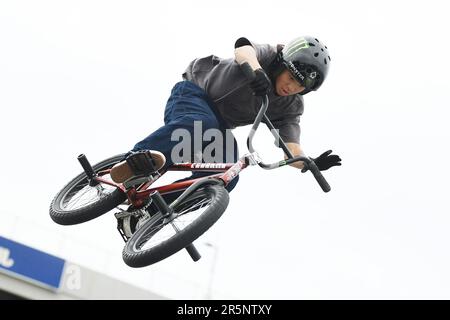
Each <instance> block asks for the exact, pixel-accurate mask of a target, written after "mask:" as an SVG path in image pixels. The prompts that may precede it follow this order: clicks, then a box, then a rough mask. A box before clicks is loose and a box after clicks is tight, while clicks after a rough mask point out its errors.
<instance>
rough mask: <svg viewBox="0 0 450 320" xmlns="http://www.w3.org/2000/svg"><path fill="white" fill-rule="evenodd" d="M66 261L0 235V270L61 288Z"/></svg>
mask: <svg viewBox="0 0 450 320" xmlns="http://www.w3.org/2000/svg"><path fill="white" fill-rule="evenodd" d="M64 263H65V261H64V260H63V259H61V258H58V257H55V256H52V255H50V254H47V253H45V252H42V251H39V250H36V249H33V248H30V247H27V246H25V245H23V244H20V243H17V242H15V241H12V240H8V239H6V238H3V237H0V271H2V270H6V271H8V273H10V274H13V275H14V274H15V275H17V276H19V277H20V278H25V279H26V280H31V281H32V282H37V283H38V284H43V285H44V286H47V287H51V288H55V289H57V288H59V284H60V282H61V277H62V274H63V269H64Z"/></svg>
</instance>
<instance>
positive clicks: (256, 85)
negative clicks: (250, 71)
mask: <svg viewBox="0 0 450 320" xmlns="http://www.w3.org/2000/svg"><path fill="white" fill-rule="evenodd" d="M249 85H250V88H252V90H253V94H254V95H255V96H265V95H266V94H268V93H269V92H270V91H271V90H272V82H271V81H270V79H269V77H268V76H267V74H266V72H265V71H264V70H263V69H262V68H260V69H256V70H255V78H254V79H253V81H252V82H250V84H249Z"/></svg>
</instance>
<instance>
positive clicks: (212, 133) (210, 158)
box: [170, 121, 279, 163]
mask: <svg viewBox="0 0 450 320" xmlns="http://www.w3.org/2000/svg"><path fill="white" fill-rule="evenodd" d="M251 130H253V129H251ZM272 131H276V133H275V134H274V137H278V130H277V129H274V130H272ZM170 140H171V141H179V142H178V144H176V145H175V146H174V147H173V148H172V152H171V155H170V156H171V160H172V162H173V163H185V162H206V163H222V162H225V163H233V162H235V161H236V159H237V157H238V155H237V152H238V150H237V146H236V147H235V139H234V135H233V134H232V133H231V129H226V130H224V131H223V130H219V129H217V128H210V129H207V130H205V131H203V125H202V121H194V130H193V132H191V131H189V130H187V129H184V128H178V129H175V130H174V131H173V132H172V135H171V138H170ZM275 145H276V146H279V139H275Z"/></svg>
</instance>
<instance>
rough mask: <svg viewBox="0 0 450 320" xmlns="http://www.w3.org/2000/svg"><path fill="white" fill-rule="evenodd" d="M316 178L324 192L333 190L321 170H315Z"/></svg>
mask: <svg viewBox="0 0 450 320" xmlns="http://www.w3.org/2000/svg"><path fill="white" fill-rule="evenodd" d="M312 173H313V175H314V178H316V180H317V182H318V183H319V185H320V187H321V188H322V190H323V192H328V191H330V190H331V187H330V185H329V184H328V182H327V180H325V178H324V176H323V175H322V173H321V172H320V170H317V171H316V170H314V171H312Z"/></svg>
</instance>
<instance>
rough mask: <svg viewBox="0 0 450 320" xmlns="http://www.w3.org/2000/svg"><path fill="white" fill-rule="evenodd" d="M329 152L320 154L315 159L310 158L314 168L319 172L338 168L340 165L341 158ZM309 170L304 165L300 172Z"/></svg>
mask: <svg viewBox="0 0 450 320" xmlns="http://www.w3.org/2000/svg"><path fill="white" fill-rule="evenodd" d="M331 152H333V151H331V150H328V151H326V152H324V153H322V154H321V155H320V156H318V157H317V158H312V160H313V161H314V163H315V164H316V166H317V167H318V168H319V170H320V171H324V170H328V169H330V168H331V167H334V166H340V165H341V161H342V160H341V158H340V157H339V156H338V155H336V154H332V155H330V154H331ZM308 169H309V168H307V166H306V165H305V167H304V168H303V169H302V172H306V171H308Z"/></svg>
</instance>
